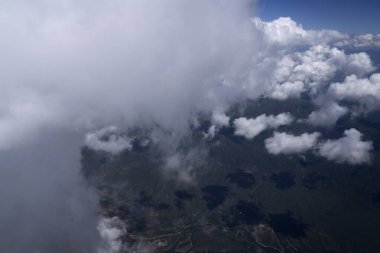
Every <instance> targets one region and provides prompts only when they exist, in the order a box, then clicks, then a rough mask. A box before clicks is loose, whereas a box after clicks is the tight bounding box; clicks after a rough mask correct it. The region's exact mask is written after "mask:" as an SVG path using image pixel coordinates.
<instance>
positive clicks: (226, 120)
mask: <svg viewBox="0 0 380 253" xmlns="http://www.w3.org/2000/svg"><path fill="white" fill-rule="evenodd" d="M211 124H212V125H211V126H210V127H209V129H208V131H207V132H206V133H204V136H205V138H206V139H212V138H214V137H215V135H216V134H217V132H218V131H219V130H220V129H221V128H223V127H227V126H229V125H230V117H228V116H227V115H226V114H225V113H221V112H214V113H213V114H212V117H211Z"/></svg>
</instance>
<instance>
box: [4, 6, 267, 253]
mask: <svg viewBox="0 0 380 253" xmlns="http://www.w3.org/2000/svg"><path fill="white" fill-rule="evenodd" d="M251 7H252V6H251V2H250V1H248V0H239V1H227V0H217V1H211V0H196V1H183V0H180V1H171V0H157V1H150V0H149V1H148V0H139V1H134V0H127V1H119V0H115V1H100V0H95V1H88V0H79V1H77V0H75V1H74V0H58V1H46V0H36V1H26V0H12V1H1V2H0V31H1V35H0V36H1V39H0V55H1V58H0V84H1V90H2V92H1V95H0V139H1V142H0V157H1V160H2V163H1V167H0V169H1V175H2V176H1V178H0V184H1V185H2V187H3V190H2V192H1V194H0V200H1V201H2V203H3V204H2V206H1V207H0V217H1V218H0V219H1V221H0V224H1V226H0V229H1V234H2V236H1V237H0V249H1V250H0V251H2V252H8V253H14V252H17V253H18V252H22V253H23V252H41V253H45V252H48V253H50V252H65V253H69V252H94V248H95V247H96V245H97V243H98V241H99V240H98V239H99V238H98V233H97V231H96V225H97V221H96V215H95V211H96V201H97V200H96V197H95V196H94V195H93V193H92V192H91V191H87V188H86V187H85V186H84V185H83V182H82V179H81V177H80V174H79V169H80V164H79V161H80V157H79V155H80V146H81V145H82V144H83V142H84V141H85V134H86V133H87V132H93V134H89V135H87V139H86V142H87V145H89V146H91V147H92V148H95V149H101V150H105V151H109V152H111V153H117V152H119V151H121V150H122V149H124V148H129V147H130V146H129V143H128V140H126V139H124V138H120V137H115V136H114V135H112V134H111V136H108V139H107V137H105V136H103V134H104V133H103V132H104V131H105V130H102V131H103V132H102V131H101V132H94V131H96V130H98V129H101V128H103V127H107V126H109V125H114V126H116V127H118V128H119V129H125V128H126V127H129V126H143V127H144V126H157V127H158V128H161V129H166V130H167V131H168V132H176V134H173V135H170V136H181V135H183V134H185V133H186V132H187V131H188V129H189V122H191V121H192V120H193V118H194V117H195V116H196V115H197V114H198V113H199V112H203V111H206V112H211V111H215V110H216V109H217V108H225V107H226V106H227V105H228V104H229V103H230V102H232V101H236V99H238V98H240V97H241V94H243V93H244V90H245V89H252V86H255V83H254V82H248V81H247V80H249V77H250V76H251V72H252V71H251V69H252V65H254V64H255V61H256V60H255V55H256V51H257V47H259V46H260V44H261V43H260V41H259V40H258V39H257V36H256V33H257V30H256V29H255V28H254V27H253V26H252V23H251V20H250V18H251V15H252V8H251ZM236 83H245V86H244V87H245V88H243V87H242V86H240V87H233V86H232V85H233V84H236ZM250 87H251V88H250ZM252 90H254V89H252ZM258 95H259V94H256V93H249V96H251V97H253V98H254V97H256V96H258ZM247 96H248V95H247ZM247 96H245V97H247ZM106 129H107V128H106ZM106 131H108V130H106ZM50 133H51V134H50ZM106 134H107V133H106ZM108 134H109V133H108ZM62 135H65V136H66V135H68V137H65V138H64V137H62V138H58V137H61V136H62ZM55 136H57V138H55ZM53 137H54V138H53ZM103 137H104V138H103Z"/></svg>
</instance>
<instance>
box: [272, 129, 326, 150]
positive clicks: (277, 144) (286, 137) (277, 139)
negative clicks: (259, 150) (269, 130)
mask: <svg viewBox="0 0 380 253" xmlns="http://www.w3.org/2000/svg"><path fill="white" fill-rule="evenodd" d="M319 136H320V133H311V134H308V133H304V134H302V135H299V136H294V135H292V134H287V133H278V132H275V133H274V135H273V136H272V137H270V138H268V139H266V140H265V147H266V149H267V150H268V152H269V153H271V154H274V155H278V154H300V153H304V152H306V151H308V150H310V149H312V148H313V147H315V146H316V144H317V141H318V138H319Z"/></svg>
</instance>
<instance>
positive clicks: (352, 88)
mask: <svg viewBox="0 0 380 253" xmlns="http://www.w3.org/2000/svg"><path fill="white" fill-rule="evenodd" d="M329 93H330V94H331V95H332V96H334V97H335V98H336V99H340V100H343V99H344V100H352V101H358V100H362V101H365V100H371V99H374V100H377V101H380V73H376V74H373V75H371V76H370V77H369V78H358V77H357V76H356V75H351V76H348V77H346V79H345V80H344V81H343V82H341V83H333V84H331V86H330V88H329Z"/></svg>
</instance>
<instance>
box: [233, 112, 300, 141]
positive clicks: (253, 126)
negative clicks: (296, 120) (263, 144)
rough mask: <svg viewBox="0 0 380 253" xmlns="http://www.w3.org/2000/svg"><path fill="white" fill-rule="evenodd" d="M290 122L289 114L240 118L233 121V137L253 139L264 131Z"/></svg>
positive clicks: (291, 118)
mask: <svg viewBox="0 0 380 253" xmlns="http://www.w3.org/2000/svg"><path fill="white" fill-rule="evenodd" d="M292 121H293V117H292V116H291V115H290V114H289V113H281V114H278V115H276V116H273V115H269V116H267V115H265V114H263V115H260V116H258V117H256V118H253V119H247V118H244V117H242V118H238V119H235V120H234V126H235V135H239V136H243V137H245V138H246V139H253V138H255V137H256V136H257V135H258V134H260V133H261V132H262V131H264V130H266V129H270V128H278V127H279V126H283V125H289V124H290V123H291V122H292Z"/></svg>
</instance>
